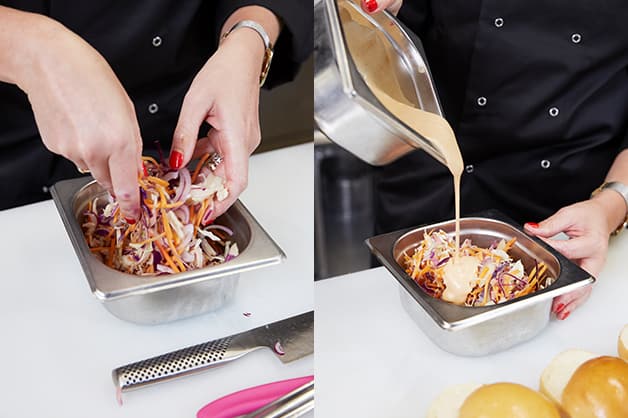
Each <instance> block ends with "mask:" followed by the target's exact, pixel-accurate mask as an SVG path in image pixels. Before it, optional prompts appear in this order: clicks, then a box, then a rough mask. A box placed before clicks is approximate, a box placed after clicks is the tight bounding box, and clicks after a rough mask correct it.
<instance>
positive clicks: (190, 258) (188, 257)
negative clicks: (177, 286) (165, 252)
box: [181, 251, 194, 263]
mask: <svg viewBox="0 0 628 418" xmlns="http://www.w3.org/2000/svg"><path fill="white" fill-rule="evenodd" d="M181 260H183V261H184V262H186V263H191V262H192V261H194V254H192V253H191V252H189V251H184V252H183V253H182V254H181Z"/></svg>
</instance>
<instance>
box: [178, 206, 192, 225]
mask: <svg viewBox="0 0 628 418" xmlns="http://www.w3.org/2000/svg"><path fill="white" fill-rule="evenodd" d="M175 213H176V214H177V215H178V216H179V219H181V223H183V224H188V223H189V222H190V208H189V207H188V206H187V205H182V206H179V207H178V208H177V210H176V211H175Z"/></svg>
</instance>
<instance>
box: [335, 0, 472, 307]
mask: <svg viewBox="0 0 628 418" xmlns="http://www.w3.org/2000/svg"><path fill="white" fill-rule="evenodd" d="M339 10H340V19H341V21H342V25H343V29H344V33H345V39H346V41H347V45H348V47H349V51H350V52H351V57H352V58H353V60H354V62H355V64H356V66H357V68H358V71H359V72H360V74H361V75H362V77H363V78H364V81H365V82H366V84H367V85H368V86H369V88H370V89H371V91H372V92H373V94H374V95H375V97H377V99H378V100H379V101H380V103H381V104H382V105H384V106H385V107H386V109H388V111H389V112H390V113H392V114H393V115H394V116H396V117H397V118H398V119H399V120H401V121H402V122H404V123H405V124H406V125H407V126H408V127H410V128H411V129H413V130H414V131H415V132H417V133H419V134H420V135H421V136H422V137H424V138H426V139H428V140H430V141H431V142H432V143H433V144H434V146H435V147H436V148H437V149H438V151H439V152H440V153H441V154H442V155H443V157H444V159H445V161H446V162H447V168H449V171H450V172H451V174H452V176H453V182H454V202H455V205H454V206H455V215H456V223H455V224H456V252H455V256H454V260H453V261H454V262H453V263H447V265H446V266H445V268H444V269H443V280H444V282H445V286H446V289H445V291H444V292H443V295H442V299H444V300H447V301H450V302H454V303H458V304H463V303H464V301H465V299H466V297H467V294H468V293H469V292H470V291H471V289H472V284H471V283H472V281H471V280H469V278H470V277H475V276H476V274H477V265H478V261H477V260H476V259H475V257H460V255H459V248H460V177H461V176H462V170H463V168H464V163H463V161H462V155H461V154H460V149H459V148H458V142H457V141H456V136H455V135H454V132H453V130H452V129H451V126H450V125H449V123H448V122H447V121H446V120H445V119H443V118H442V117H440V116H438V115H435V114H433V113H429V112H425V111H423V110H421V109H418V108H416V107H413V106H412V105H411V102H410V101H409V100H408V99H407V97H406V96H405V95H404V94H403V89H402V87H401V85H402V84H401V83H400V81H399V77H400V75H399V74H398V73H397V71H396V70H395V67H394V65H393V61H392V60H393V59H394V57H391V56H390V54H391V48H386V46H385V45H386V43H387V42H388V41H387V40H386V39H385V38H384V35H383V34H381V33H380V32H379V31H378V30H375V29H373V28H372V26H371V24H370V23H369V22H368V21H367V20H366V19H365V18H364V17H363V16H362V15H361V14H360V13H359V12H357V11H356V10H354V9H353V8H352V7H351V5H348V4H346V3H345V2H341V3H339Z"/></svg>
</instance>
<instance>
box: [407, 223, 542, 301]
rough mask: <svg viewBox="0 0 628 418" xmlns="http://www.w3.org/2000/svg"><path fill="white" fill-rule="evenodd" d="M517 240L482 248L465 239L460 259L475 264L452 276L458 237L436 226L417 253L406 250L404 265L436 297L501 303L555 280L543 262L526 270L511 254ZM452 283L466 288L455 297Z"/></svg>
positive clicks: (539, 288)
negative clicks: (450, 289) (407, 252)
mask: <svg viewBox="0 0 628 418" xmlns="http://www.w3.org/2000/svg"><path fill="white" fill-rule="evenodd" d="M514 243H515V238H512V239H511V240H510V241H505V240H503V239H502V240H500V241H499V242H497V241H496V242H494V243H493V244H492V245H491V246H490V247H489V248H481V247H478V246H476V245H474V244H473V243H472V242H471V240H469V239H466V240H464V242H463V243H462V245H460V250H459V257H460V258H459V260H464V261H465V262H466V263H465V264H466V265H467V266H468V265H469V263H470V266H471V268H470V269H466V272H465V273H466V274H463V275H462V276H461V277H451V276H449V277H448V275H447V269H448V268H451V267H452V266H451V264H452V263H455V257H456V243H455V239H454V237H452V236H450V235H448V234H447V233H446V232H445V231H443V230H434V231H430V232H426V233H425V234H424V237H423V240H422V241H421V242H420V243H419V245H418V246H417V247H416V248H415V250H414V253H413V254H411V255H408V254H404V260H403V267H404V268H405V269H406V273H407V274H408V275H409V276H410V277H411V278H412V280H414V282H415V283H416V284H417V285H418V286H419V287H421V289H423V290H424V291H425V292H426V293H428V294H429V295H430V296H433V297H435V298H441V299H443V300H447V301H448V302H453V303H457V304H461V305H465V306H485V305H492V304H497V303H501V302H505V301H508V300H512V299H515V298H518V297H521V296H525V295H527V294H529V293H533V292H536V291H538V290H541V289H544V288H546V287H547V286H549V285H550V284H551V283H552V282H553V280H554V279H553V278H552V277H550V276H549V275H548V271H547V266H546V265H545V264H544V263H543V262H537V261H536V260H535V261H534V263H535V264H534V266H533V267H532V268H531V269H530V270H529V272H526V271H525V269H524V266H523V263H522V262H521V260H514V259H513V258H511V256H510V255H509V254H508V251H509V250H510V249H511V248H512V247H513V245H514ZM454 265H455V264H454ZM455 281H457V282H455ZM461 282H462V283H461ZM448 287H451V288H454V287H456V288H457V289H458V290H460V289H464V291H461V292H460V296H461V297H459V298H455V297H452V296H450V294H449V293H451V292H449V293H448Z"/></svg>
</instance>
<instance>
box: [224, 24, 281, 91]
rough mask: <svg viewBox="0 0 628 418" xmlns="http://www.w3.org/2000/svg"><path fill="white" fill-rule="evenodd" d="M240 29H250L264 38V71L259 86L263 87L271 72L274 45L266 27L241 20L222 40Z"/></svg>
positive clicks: (261, 73)
mask: <svg viewBox="0 0 628 418" xmlns="http://www.w3.org/2000/svg"><path fill="white" fill-rule="evenodd" d="M240 28H249V29H252V30H254V31H255V32H257V34H258V35H259V36H260V38H262V42H264V62H263V63H262V70H261V72H260V76H259V85H260V87H262V86H263V85H264V82H265V81H266V77H267V76H268V71H269V70H270V63H271V61H272V60H273V44H272V42H270V38H269V37H268V34H267V33H266V31H265V30H264V27H263V26H262V25H260V24H259V23H257V22H255V21H253V20H241V21H239V22H238V23H236V24H235V25H233V26H232V27H231V29H229V30H228V31H227V32H225V34H224V35H222V39H225V38H226V37H227V36H229V34H231V33H232V32H233V31H235V30H237V29H240Z"/></svg>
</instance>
